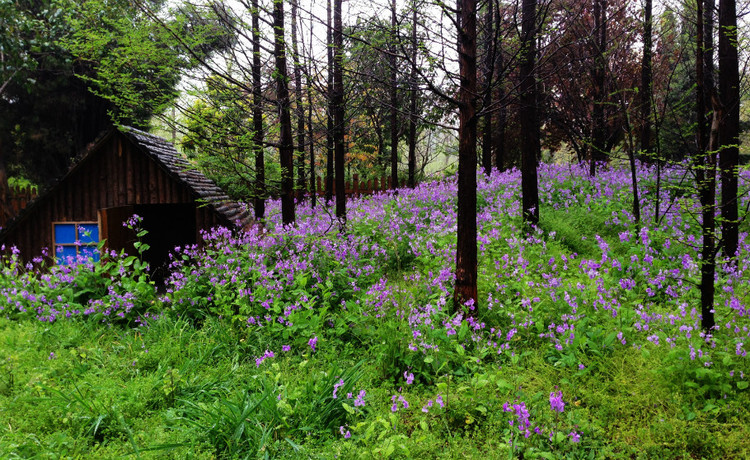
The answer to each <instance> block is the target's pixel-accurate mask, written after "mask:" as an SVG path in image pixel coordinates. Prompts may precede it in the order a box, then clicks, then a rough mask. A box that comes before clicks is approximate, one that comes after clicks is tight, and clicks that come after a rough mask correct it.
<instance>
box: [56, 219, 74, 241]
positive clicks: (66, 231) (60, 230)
mask: <svg viewBox="0 0 750 460" xmlns="http://www.w3.org/2000/svg"><path fill="white" fill-rule="evenodd" d="M75 242H76V224H55V244H72V243H75Z"/></svg>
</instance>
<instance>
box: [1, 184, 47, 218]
mask: <svg viewBox="0 0 750 460" xmlns="http://www.w3.org/2000/svg"><path fill="white" fill-rule="evenodd" d="M38 194H39V190H38V189H37V188H36V187H10V196H9V197H8V200H7V202H6V203H3V202H2V200H0V226H4V225H5V224H6V223H7V221H8V220H10V219H12V218H13V217H15V216H17V215H18V213H19V212H21V210H22V209H23V208H25V207H26V205H27V204H29V202H30V201H31V200H33V199H34V198H36V197H37V195H38Z"/></svg>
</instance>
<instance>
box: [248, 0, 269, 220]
mask: <svg viewBox="0 0 750 460" xmlns="http://www.w3.org/2000/svg"><path fill="white" fill-rule="evenodd" d="M250 14H251V17H252V28H253V31H252V42H253V64H252V74H253V149H254V151H255V191H254V195H255V197H254V202H255V203H254V208H255V209H254V210H255V218H256V219H263V218H264V217H265V214H266V165H265V155H264V152H263V93H262V86H261V75H260V71H261V66H260V8H259V6H258V0H252V8H251V12H250Z"/></svg>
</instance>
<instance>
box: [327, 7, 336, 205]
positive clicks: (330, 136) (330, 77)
mask: <svg viewBox="0 0 750 460" xmlns="http://www.w3.org/2000/svg"><path fill="white" fill-rule="evenodd" d="M332 8H333V5H332V4H331V0H328V2H327V13H326V20H327V22H326V24H327V43H328V48H327V50H326V51H327V58H328V81H327V88H326V92H327V93H328V94H327V96H328V111H327V114H326V181H325V182H326V205H327V204H329V203H331V202H332V201H333V162H334V160H333V112H334V106H333V25H332V24H333V23H332V22H331V14H332Z"/></svg>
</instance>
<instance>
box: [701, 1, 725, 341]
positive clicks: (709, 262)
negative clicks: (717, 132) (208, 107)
mask: <svg viewBox="0 0 750 460" xmlns="http://www.w3.org/2000/svg"><path fill="white" fill-rule="evenodd" d="M696 6H697V8H696V19H697V28H696V35H697V36H696V56H695V76H696V87H695V88H696V98H695V100H696V104H695V107H696V113H697V115H698V130H697V136H696V144H697V147H698V152H697V161H695V169H696V171H695V173H696V174H695V177H696V182H697V183H698V184H697V185H698V194H699V196H700V202H701V215H702V217H703V222H702V227H701V233H702V243H701V284H700V289H701V327H702V328H703V330H704V331H706V332H709V331H710V330H711V329H712V328H713V327H714V311H713V310H714V274H715V272H716V265H715V246H716V245H715V239H714V238H715V237H714V234H715V230H716V221H715V213H714V211H715V208H716V197H715V195H716V169H715V164H716V153H715V151H714V150H713V149H714V147H715V146H712V145H707V142H706V141H707V137H708V136H707V133H708V126H707V122H706V115H707V110H706V91H707V90H708V91H710V88H706V75H705V71H706V69H705V63H706V57H705V53H706V51H707V50H706V49H704V48H705V40H704V33H705V29H704V24H703V20H704V16H703V0H696ZM709 40H710V39H709ZM718 114H720V111H719V112H717V111H716V108H715V109H714V119H715V120H716V121H718V120H719V118H718V117H717V115H718Z"/></svg>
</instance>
